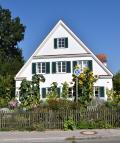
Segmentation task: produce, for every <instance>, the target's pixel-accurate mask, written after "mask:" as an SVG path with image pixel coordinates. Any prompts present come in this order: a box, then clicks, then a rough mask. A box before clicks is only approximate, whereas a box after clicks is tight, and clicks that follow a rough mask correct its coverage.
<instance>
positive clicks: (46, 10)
mask: <svg viewBox="0 0 120 143" xmlns="http://www.w3.org/2000/svg"><path fill="white" fill-rule="evenodd" d="M0 5H1V6H2V7H3V8H8V9H10V11H11V12H12V16H13V17H16V16H19V17H20V19H21V23H23V24H24V25H25V26H26V32H25V37H24V40H23V41H22V42H21V43H20V44H19V47H21V48H22V50H23V56H24V58H25V60H27V59H28V58H29V57H30V56H31V55H32V53H33V52H34V51H35V49H36V48H37V47H38V45H39V44H40V43H41V42H42V40H43V39H44V38H45V37H46V36H47V34H48V33H49V32H50V30H51V29H52V28H53V27H54V25H55V24H56V23H57V22H58V21H59V20H60V19H62V20H63V21H64V22H65V23H66V24H67V25H68V27H69V28H71V30H72V31H73V32H74V33H75V34H76V35H77V36H78V37H79V38H80V39H81V40H82V41H83V42H84V43H85V44H86V45H87V47H88V48H90V49H91V50H92V51H93V52H94V53H95V54H98V53H105V54H106V55H107V56H108V67H109V69H110V70H111V71H112V72H113V73H116V72H117V71H118V70H120V0H0Z"/></svg>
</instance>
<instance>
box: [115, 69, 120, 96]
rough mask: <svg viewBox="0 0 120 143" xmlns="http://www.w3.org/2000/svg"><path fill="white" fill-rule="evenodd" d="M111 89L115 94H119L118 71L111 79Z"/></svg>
mask: <svg viewBox="0 0 120 143" xmlns="http://www.w3.org/2000/svg"><path fill="white" fill-rule="evenodd" d="M113 89H114V91H116V93H117V94H120V71H119V72H117V73H116V74H115V75H114V77H113Z"/></svg>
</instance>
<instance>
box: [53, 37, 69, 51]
mask: <svg viewBox="0 0 120 143" xmlns="http://www.w3.org/2000/svg"><path fill="white" fill-rule="evenodd" d="M61 48H68V38H67V37H62V38H54V49H61Z"/></svg>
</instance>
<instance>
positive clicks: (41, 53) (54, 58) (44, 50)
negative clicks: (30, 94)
mask: <svg viewBox="0 0 120 143" xmlns="http://www.w3.org/2000/svg"><path fill="white" fill-rule="evenodd" d="M56 38H58V39H59V40H58V39H57V46H58V44H60V43H59V42H60V39H61V38H63V39H62V40H63V44H65V41H64V39H65V38H67V48H65V47H64V46H63V47H58V48H55V41H54V39H56ZM62 40H61V41H62ZM61 43H62V42H61ZM63 61H66V62H65V66H67V65H66V64H67V62H69V64H70V65H69V66H70V68H71V71H69V72H68V73H67V72H66V71H65V72H62V73H57V70H58V69H57V66H58V64H64V63H59V62H63ZM74 61H92V70H93V74H94V75H97V76H98V77H99V79H98V80H97V82H96V83H95V84H94V86H97V87H104V96H103V97H100V98H101V99H104V100H107V95H106V89H107V88H108V89H111V88H112V77H113V74H112V73H111V72H110V71H109V70H108V68H107V67H106V66H105V65H104V64H103V63H102V62H101V61H99V59H98V58H97V57H96V56H95V55H94V54H93V53H92V52H91V51H90V50H89V49H88V48H87V47H86V46H85V45H84V44H83V42H82V41H81V40H80V39H79V38H78V37H77V36H76V35H75V34H74V33H73V32H72V31H71V30H70V29H69V28H68V27H67V26H66V25H65V24H64V23H63V22H62V21H61V20H60V21H59V22H58V23H57V24H56V26H55V27H54V28H53V30H52V31H51V32H50V33H49V34H48V36H47V37H46V38H45V40H44V41H43V42H42V43H41V44H40V46H39V47H38V48H37V50H36V51H35V52H34V53H33V55H32V56H31V57H30V59H29V60H28V61H27V62H26V63H25V65H24V66H23V67H22V68H21V70H20V71H19V72H18V74H17V75H16V76H15V80H16V95H18V91H19V87H20V84H21V81H22V80H23V79H24V78H26V79H27V80H31V78H32V75H33V74H32V63H36V65H35V66H36V68H37V65H38V63H45V64H46V63H49V68H50V71H49V73H47V74H46V73H43V75H44V77H45V79H46V81H45V82H44V83H41V86H40V88H41V89H42V88H48V87H50V86H51V83H52V82H57V83H58V87H60V90H61V91H62V84H61V83H64V82H65V81H67V82H68V83H69V84H70V83H71V82H72V74H73V62H74ZM53 62H54V63H55V62H57V63H56V69H55V70H56V71H55V72H56V73H53V71H52V70H53V69H52V66H53ZM43 68H44V65H43ZM45 68H46V67H45ZM63 68H64V65H63ZM65 68H66V67H65ZM43 70H46V69H43ZM63 70H64V69H63ZM37 72H38V71H37V69H36V73H37ZM40 91H41V92H42V90H40ZM96 93H97V91H96ZM41 95H42V93H41Z"/></svg>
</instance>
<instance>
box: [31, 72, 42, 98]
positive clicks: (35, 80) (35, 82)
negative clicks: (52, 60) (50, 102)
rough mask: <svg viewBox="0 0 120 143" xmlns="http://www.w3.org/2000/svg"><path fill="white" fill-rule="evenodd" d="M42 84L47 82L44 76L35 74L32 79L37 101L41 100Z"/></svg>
mask: <svg viewBox="0 0 120 143" xmlns="http://www.w3.org/2000/svg"><path fill="white" fill-rule="evenodd" d="M40 82H45V77H44V76H43V75H42V74H38V75H37V74H35V75H33V77H32V89H33V91H34V96H36V100H37V101H39V99H40Z"/></svg>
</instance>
